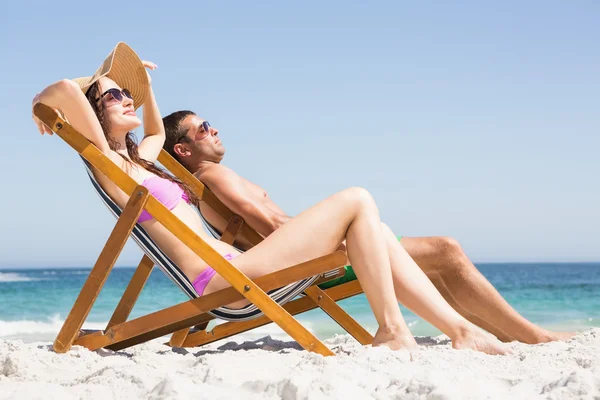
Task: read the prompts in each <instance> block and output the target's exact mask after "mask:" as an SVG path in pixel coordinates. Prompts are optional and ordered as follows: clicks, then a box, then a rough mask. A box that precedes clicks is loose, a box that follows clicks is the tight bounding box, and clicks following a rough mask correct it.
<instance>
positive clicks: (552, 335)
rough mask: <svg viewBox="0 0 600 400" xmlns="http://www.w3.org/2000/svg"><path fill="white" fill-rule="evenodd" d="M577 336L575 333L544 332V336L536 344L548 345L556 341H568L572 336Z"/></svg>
mask: <svg viewBox="0 0 600 400" xmlns="http://www.w3.org/2000/svg"><path fill="white" fill-rule="evenodd" d="M575 335H577V332H552V331H546V334H545V335H544V337H543V338H540V340H539V341H538V342H537V343H548V342H556V341H558V340H565V341H566V340H569V339H571V338H572V337H573V336H575Z"/></svg>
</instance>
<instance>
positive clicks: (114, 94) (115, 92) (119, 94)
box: [98, 88, 133, 102]
mask: <svg viewBox="0 0 600 400" xmlns="http://www.w3.org/2000/svg"><path fill="white" fill-rule="evenodd" d="M107 94H109V95H110V97H109V98H108V99H107V100H109V101H110V100H113V99H114V100H116V101H119V102H121V101H123V96H125V97H127V98H128V99H131V100H133V96H132V95H131V92H130V91H129V90H127V89H122V90H119V89H117V88H111V89H108V90H107V91H106V92H104V93H102V95H101V96H100V97H99V98H98V100H100V99H103V98H104V96H106V95H107Z"/></svg>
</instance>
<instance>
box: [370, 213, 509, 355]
mask: <svg viewBox="0 0 600 400" xmlns="http://www.w3.org/2000/svg"><path fill="white" fill-rule="evenodd" d="M382 232H383V233H384V236H385V240H386V243H387V246H388V252H389V255H390V263H391V267H392V275H393V277H394V288H395V291H396V297H397V299H398V301H399V302H400V303H402V304H404V305H405V306H406V307H408V308H409V309H411V310H412V311H413V312H414V313H415V314H417V315H419V316H420V317H422V318H423V319H425V320H427V321H428V322H430V323H431V324H433V325H434V326H436V327H437V328H438V329H440V330H441V331H442V332H444V333H445V334H446V335H448V336H449V337H450V339H451V340H452V346H453V347H454V348H470V349H473V350H479V351H483V352H486V353H490V354H504V353H505V352H506V350H505V349H504V347H503V345H502V344H501V343H500V342H499V341H498V340H497V339H495V338H493V337H491V336H490V335H487V334H484V333H483V332H481V331H480V330H478V328H476V327H475V325H473V324H472V323H470V322H469V321H467V320H466V319H465V318H464V317H463V316H462V315H460V314H459V313H458V312H456V310H454V309H453V308H452V307H451V306H450V305H449V304H448V303H447V302H446V300H444V298H443V297H442V295H441V294H440V292H438V291H437V289H436V288H435V286H433V283H431V281H430V280H429V278H427V276H426V275H425V273H424V272H423V271H422V270H421V269H420V268H419V266H418V265H417V264H416V263H415V262H414V260H413V259H412V258H410V256H409V255H408V253H407V252H406V250H404V248H403V247H402V245H401V244H400V242H398V239H397V238H396V236H395V235H394V234H393V232H392V231H391V230H390V228H389V227H387V226H386V225H385V224H382Z"/></svg>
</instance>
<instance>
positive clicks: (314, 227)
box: [33, 42, 505, 354]
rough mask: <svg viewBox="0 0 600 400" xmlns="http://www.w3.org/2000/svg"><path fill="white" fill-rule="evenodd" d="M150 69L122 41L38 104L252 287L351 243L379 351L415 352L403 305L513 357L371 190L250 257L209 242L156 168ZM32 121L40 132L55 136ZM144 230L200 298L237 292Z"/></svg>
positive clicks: (277, 236) (456, 336)
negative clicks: (426, 262)
mask: <svg viewBox="0 0 600 400" xmlns="http://www.w3.org/2000/svg"><path fill="white" fill-rule="evenodd" d="M146 68H148V69H150V70H153V69H155V68H156V66H155V65H154V64H152V63H150V62H146V61H141V60H140V59H139V57H138V56H137V54H135V52H134V51H133V50H132V49H131V48H130V47H129V46H127V45H126V44H125V43H122V42H121V43H119V44H118V45H117V46H116V47H115V49H113V51H112V52H111V54H109V56H108V57H107V59H106V60H105V62H104V63H103V65H102V66H101V67H100V68H99V69H98V71H97V72H96V74H94V76H92V77H86V78H78V79H75V80H73V81H72V80H67V79H65V80H62V81H59V82H56V83H54V84H52V85H50V86H48V87H47V88H45V89H44V90H43V91H42V92H41V93H39V94H38V95H37V96H36V97H35V98H34V101H33V104H34V105H35V104H36V103H37V102H42V103H44V104H46V105H48V106H50V107H53V108H54V109H56V110H57V111H59V112H60V113H62V114H63V115H64V116H65V118H66V119H67V120H68V121H69V122H70V124H71V125H72V126H73V127H74V128H75V129H77V130H78V131H79V132H81V133H82V134H83V135H84V136H85V137H86V138H87V139H89V140H90V141H91V142H92V143H94V145H96V147H98V148H99V149H100V151H101V152H102V153H104V154H105V155H106V156H107V157H109V158H110V159H111V160H112V161H113V162H114V163H115V164H116V165H118V166H119V167H120V168H121V169H123V170H124V171H125V172H126V173H128V174H129V176H131V177H132V178H133V179H134V180H135V181H137V182H138V183H140V184H142V185H144V186H146V187H148V189H149V190H150V192H151V193H152V194H153V195H154V196H155V197H157V198H158V199H159V201H161V202H162V203H163V204H165V206H167V207H168V208H169V209H171V211H172V212H173V213H174V214H175V215H176V216H177V217H178V218H179V219H180V220H181V221H183V222H184V223H185V224H186V225H187V226H189V227H190V228H191V229H192V230H193V231H194V232H195V233H196V234H198V235H199V236H200V237H202V239H203V240H205V241H206V242H207V243H208V244H209V245H210V246H212V247H213V248H214V249H215V250H217V251H218V252H219V253H220V254H222V255H223V256H224V257H225V258H227V259H229V260H231V263H232V264H234V265H235V267H236V268H238V269H239V270H241V271H242V272H243V273H244V274H246V275H247V276H248V277H250V278H251V279H253V278H257V277H259V276H262V275H265V274H268V273H270V272H274V271H276V270H279V269H283V268H285V267H286V266H290V265H295V264H298V263H301V262H304V261H307V260H309V259H313V258H316V257H319V256H322V255H325V254H328V253H330V252H332V251H334V250H335V249H336V248H337V247H338V246H339V245H340V244H341V243H342V242H343V241H344V240H345V241H346V248H347V252H348V258H349V259H350V261H351V263H352V265H353V267H354V270H355V272H356V275H357V277H358V279H359V281H360V283H361V286H362V288H363V290H364V293H365V295H366V297H367V300H368V301H369V304H370V306H371V308H372V310H373V313H374V314H375V318H376V320H377V323H378V325H379V327H378V330H377V332H376V334H375V337H374V341H373V345H374V346H379V345H383V346H388V347H390V348H391V349H400V348H413V347H415V346H416V342H415V340H414V338H413V336H412V334H411V333H410V330H409V329H408V326H407V325H406V323H405V321H404V319H403V317H402V315H401V312H400V308H399V306H398V301H400V302H401V303H403V304H404V305H406V306H407V307H408V308H410V309H411V310H413V311H414V312H415V313H416V314H418V315H420V316H421V317H423V318H424V319H426V320H427V321H429V322H430V323H432V324H433V325H435V326H436V327H438V328H439V329H440V330H441V331H442V332H444V333H445V334H446V335H448V336H449V337H450V338H451V340H452V345H453V347H454V348H458V349H460V348H470V349H474V350H479V351H483V352H486V353H490V354H502V353H504V352H505V350H504V348H503V346H502V344H501V343H500V342H499V341H497V340H496V339H495V338H492V337H490V336H489V335H487V334H484V333H483V332H481V331H480V330H479V329H478V328H476V327H475V326H474V325H473V324H471V323H470V322H468V321H467V320H466V319H464V318H463V317H462V316H461V315H460V314H458V313H457V312H456V311H455V310H454V309H453V308H452V307H450V305H448V303H446V301H445V300H444V299H443V297H442V296H441V295H440V293H439V292H437V290H436V289H435V287H434V286H433V284H432V283H431V282H430V281H429V279H428V278H427V277H426V276H425V275H424V273H423V272H422V271H421V269H419V267H418V266H417V265H416V264H415V263H414V261H413V260H412V259H411V258H410V257H409V256H408V254H407V253H406V251H405V250H404V249H403V248H402V246H401V245H400V244H399V242H398V241H397V240H396V238H395V236H394V234H393V233H392V232H391V231H390V230H389V228H387V227H384V228H382V225H381V223H380V219H379V213H378V210H377V207H376V205H375V202H374V201H373V198H372V197H371V196H370V194H369V193H368V192H367V191H365V190H364V189H360V188H351V189H347V190H344V191H342V192H339V193H337V194H335V195H333V196H331V197H329V198H327V199H325V200H323V201H321V202H320V203H318V204H317V205H315V206H313V207H312V208H310V209H308V210H306V211H305V212H303V213H301V214H300V215H298V216H297V217H295V218H293V219H292V220H290V221H289V222H287V223H286V224H285V225H284V226H283V227H281V228H279V229H278V230H277V231H276V232H275V233H273V234H271V235H270V236H268V237H267V238H265V240H264V241H262V242H261V243H260V244H258V245H257V246H255V247H253V248H252V249H250V250H248V251H247V252H245V253H243V254H239V252H238V251H236V250H235V249H234V248H233V247H232V246H230V245H228V244H226V243H223V242H220V241H218V240H216V239H214V238H212V237H210V236H209V235H208V234H206V232H205V231H204V229H203V227H202V222H201V219H200V217H199V216H198V214H197V213H196V211H195V210H194V208H193V207H194V206H198V205H199V202H198V199H197V197H196V196H195V195H194V194H193V193H192V191H191V190H190V189H189V187H187V186H186V185H185V184H183V183H182V182H180V181H179V180H177V179H176V178H173V177H171V176H170V175H168V174H167V173H165V172H164V171H162V170H160V169H159V168H157V167H156V166H155V165H154V162H155V161H156V159H157V157H158V154H159V153H160V150H161V148H162V145H163V142H164V140H165V134H164V128H163V125H162V120H161V116H160V112H159V110H158V106H157V103H156V99H155V97H154V93H153V91H152V86H151V79H150V75H149V73H148V72H147V71H146ZM142 104H144V113H143V120H144V121H143V125H144V138H143V139H142V141H141V142H140V144H139V146H138V145H136V143H135V142H134V141H133V134H132V133H131V131H132V130H133V129H135V128H137V127H139V126H140V124H141V121H140V119H139V118H138V117H137V115H136V113H135V110H136V109H137V108H138V107H140V106H141V105H142ZM33 118H34V121H35V123H36V124H37V126H38V129H39V130H40V133H41V134H44V133H48V134H51V133H52V132H51V130H50V129H49V128H48V127H47V126H45V125H44V124H43V123H42V122H41V121H40V120H39V119H38V118H36V117H35V116H34V117H33ZM94 174H95V176H96V179H97V180H98V182H99V183H100V185H101V186H102V187H103V188H104V190H105V191H106V192H107V193H108V194H109V196H111V197H112V198H113V200H114V201H115V202H116V203H117V204H118V205H119V206H121V207H124V206H125V204H126V203H127V200H128V196H127V195H126V194H125V193H124V192H123V191H121V190H120V189H119V188H118V187H117V186H116V185H115V184H114V183H113V182H111V181H110V180H108V179H107V178H106V177H105V176H104V175H103V174H101V173H98V172H97V171H94ZM139 222H140V224H141V225H142V226H143V227H144V229H146V231H147V232H148V233H149V234H150V235H151V236H152V238H153V239H154V240H155V241H156V243H157V244H158V245H159V246H160V247H161V249H163V251H164V252H165V253H166V254H167V255H168V256H169V257H170V258H171V259H172V260H173V261H174V262H175V263H177V265H178V266H179V267H180V268H181V270H182V271H183V272H184V273H185V274H186V275H187V277H188V278H189V279H190V280H191V281H192V282H194V287H195V288H196V290H197V291H198V294H199V295H203V294H208V293H212V292H214V291H217V290H220V289H223V288H225V287H228V286H230V285H229V283H228V282H227V281H225V280H224V279H223V278H222V277H221V276H220V275H218V274H215V272H214V270H213V269H212V268H211V267H209V266H208V265H207V264H206V263H205V262H204V261H203V260H202V259H200V258H199V257H198V256H197V255H196V254H195V253H193V252H192V251H191V250H190V249H189V248H188V247H187V246H185V245H184V244H183V243H182V242H181V241H180V240H179V239H178V238H176V237H175V236H174V235H173V234H171V233H170V232H169V231H168V230H167V229H166V228H164V227H163V226H162V225H161V224H160V223H158V222H157V221H156V220H155V219H153V218H152V216H151V215H149V214H148V213H147V212H145V211H144V213H142V215H141V216H140V220H139Z"/></svg>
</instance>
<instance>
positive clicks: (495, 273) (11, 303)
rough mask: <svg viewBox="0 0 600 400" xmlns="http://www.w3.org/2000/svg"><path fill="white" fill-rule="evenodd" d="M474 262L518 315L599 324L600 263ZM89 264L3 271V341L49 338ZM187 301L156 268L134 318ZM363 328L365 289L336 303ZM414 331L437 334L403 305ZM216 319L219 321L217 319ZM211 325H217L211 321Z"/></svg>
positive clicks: (111, 282) (97, 310) (581, 325)
mask: <svg viewBox="0 0 600 400" xmlns="http://www.w3.org/2000/svg"><path fill="white" fill-rule="evenodd" d="M477 268H478V269H479V270H480V271H481V272H482V273H483V275H485V276H486V277H487V279H488V280H489V281H490V282H491V283H492V284H493V285H494V287H496V289H497V290H498V291H499V292H500V294H501V295H502V296H503V297H504V298H505V299H506V300H507V301H508V302H509V303H510V304H511V306H512V307H514V308H515V309H516V310H517V311H518V312H519V313H520V314H521V315H523V316H524V317H525V318H527V319H529V320H530V321H532V322H534V323H536V324H538V325H540V326H542V327H545V328H549V329H554V330H562V331H584V330H587V329H589V328H591V327H600V263H540V264H536V263H523V264H520V263H496V264H477ZM90 271H91V268H30V269H26V268H19V269H0V340H22V341H24V342H51V341H53V340H54V338H55V336H56V334H57V333H58V331H59V330H60V327H61V325H62V323H63V322H64V319H65V318H66V316H67V315H68V313H69V311H70V310H71V307H72V306H73V303H74V301H75V299H76V297H77V295H78V293H79V291H80V290H81V287H82V285H83V283H84V282H85V280H86V279H87V277H88V275H89V273H90ZM134 271H135V268H133V267H131V268H127V267H116V268H114V269H113V271H112V273H111V274H110V276H109V277H108V280H107V281H106V283H105V285H104V288H103V290H102V292H101V293H100V295H99V297H98V299H97V300H96V303H95V305H94V306H93V308H92V310H91V312H90V314H89V316H88V319H87V320H86V323H85V324H84V328H89V329H103V328H104V327H105V326H106V324H107V322H108V320H109V319H110V317H111V315H112V312H113V311H114V309H115V307H116V305H117V303H118V301H119V299H120V297H121V296H122V294H123V291H124V290H125V287H126V285H127V283H128V282H129V280H130V279H131V277H132V275H133V273H134ZM186 300H188V299H187V297H186V295H185V294H184V293H183V292H181V290H180V289H179V288H178V287H176V286H175V285H174V284H173V283H172V282H171V281H170V280H169V279H168V278H167V277H166V276H165V275H164V274H163V273H162V272H161V271H160V269H158V268H155V269H154V271H153V272H152V274H151V276H150V278H149V280H148V282H147V284H146V286H145V287H144V290H143V291H142V294H141V295H140V297H139V299H138V301H137V303H136V305H135V307H134V309H133V312H132V314H131V317H130V319H131V318H136V317H139V316H142V315H145V314H148V313H151V312H154V311H157V310H160V309H162V308H165V307H169V306H172V305H175V304H178V303H181V302H184V301H186ZM339 304H340V305H341V306H342V308H344V309H345V310H346V311H347V312H348V313H349V314H350V315H352V316H353V317H354V318H355V319H356V320H357V321H358V322H360V323H361V324H362V325H363V326H365V328H366V329H367V330H369V331H370V332H372V333H374V332H375V330H376V323H375V319H374V317H373V314H372V312H371V310H370V308H369V304H368V302H367V300H366V298H365V296H364V295H358V296H354V297H352V298H349V299H346V300H343V301H341V302H340V303H339ZM402 313H403V315H404V317H405V319H406V321H407V322H408V325H409V327H410V329H411V331H412V333H413V334H414V335H415V336H436V335H439V334H441V332H440V331H439V330H437V329H436V328H435V327H433V326H432V325H430V324H428V323H427V322H425V321H424V320H422V319H421V318H419V317H418V316H416V315H414V314H413V313H411V312H410V311H409V310H408V309H406V308H404V307H402ZM298 319H299V320H300V321H301V322H302V323H303V324H304V325H305V326H307V327H308V329H310V330H311V331H312V332H313V333H315V334H316V336H317V337H319V338H320V339H327V338H331V337H333V336H334V335H336V334H344V333H345V332H344V331H343V330H342V329H341V328H340V327H339V326H338V325H337V324H336V323H335V322H333V320H331V319H330V318H329V317H328V316H327V315H326V314H324V313H323V312H322V311H320V310H318V309H316V310H312V311H309V312H307V313H304V314H301V315H300V316H298ZM216 323H218V322H216ZM213 324H214V323H213ZM267 335H270V336H271V337H277V338H286V335H285V333H284V332H283V331H281V329H280V328H279V327H277V326H276V325H274V324H270V325H267V326H265V327H262V328H259V329H257V330H254V331H250V332H246V333H244V334H241V335H240V336H238V337H237V338H236V337H233V338H231V339H232V340H250V339H256V338H258V337H263V336H267Z"/></svg>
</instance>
